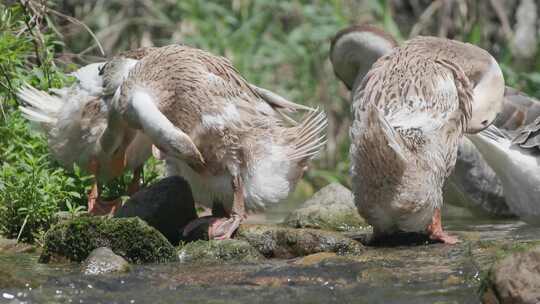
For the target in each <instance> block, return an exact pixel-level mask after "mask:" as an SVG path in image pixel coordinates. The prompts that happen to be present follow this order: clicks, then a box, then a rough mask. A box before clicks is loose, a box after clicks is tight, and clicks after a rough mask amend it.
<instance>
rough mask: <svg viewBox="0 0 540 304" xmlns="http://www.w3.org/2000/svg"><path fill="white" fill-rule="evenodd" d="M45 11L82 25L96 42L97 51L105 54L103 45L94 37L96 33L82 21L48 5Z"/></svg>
mask: <svg viewBox="0 0 540 304" xmlns="http://www.w3.org/2000/svg"><path fill="white" fill-rule="evenodd" d="M47 11H48V12H51V13H52V14H54V15H56V16H58V17H61V18H64V19H66V20H68V21H70V22H72V23H75V24H78V25H80V26H82V27H84V29H85V30H86V31H87V32H88V34H90V36H92V38H93V39H94V41H95V42H96V44H97V46H98V47H99V51H100V52H101V55H102V56H105V51H104V50H103V46H102V45H101V43H100V42H99V40H98V38H97V37H96V35H95V34H94V32H92V30H91V29H90V28H89V27H88V26H87V25H86V24H84V23H83V22H82V21H80V20H78V19H76V18H73V17H71V16H68V15H65V14H62V13H60V12H59V11H57V10H54V9H52V8H50V7H48V8H47Z"/></svg>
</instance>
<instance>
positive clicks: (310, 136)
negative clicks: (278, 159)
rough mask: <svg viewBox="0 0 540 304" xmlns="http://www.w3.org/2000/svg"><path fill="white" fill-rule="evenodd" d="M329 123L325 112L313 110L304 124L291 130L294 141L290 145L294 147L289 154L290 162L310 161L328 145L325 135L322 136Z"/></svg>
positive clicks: (289, 130)
mask: <svg viewBox="0 0 540 304" xmlns="http://www.w3.org/2000/svg"><path fill="white" fill-rule="evenodd" d="M327 125H328V121H327V119H326V114H325V113H324V111H321V110H319V109H314V110H312V112H311V113H309V114H308V115H307V116H306V118H305V119H303V120H302V122H301V123H300V124H299V125H298V126H295V127H292V128H289V129H288V132H289V136H286V137H285V138H291V137H292V141H291V142H290V143H289V144H288V145H289V146H291V147H293V148H292V150H291V151H290V152H289V154H288V159H289V160H298V159H308V158H310V157H312V156H314V155H316V154H317V153H319V151H320V148H321V147H322V146H324V145H325V144H326V140H325V135H322V136H321V135H320V134H321V133H323V134H324V133H326V132H324V131H325V129H326V126H327Z"/></svg>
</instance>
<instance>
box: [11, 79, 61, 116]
mask: <svg viewBox="0 0 540 304" xmlns="http://www.w3.org/2000/svg"><path fill="white" fill-rule="evenodd" d="M17 96H18V97H19V98H20V99H22V100H23V101H24V102H25V103H27V104H29V105H30V107H29V108H30V109H32V108H33V109H34V111H36V112H40V113H42V114H45V115H47V116H52V117H55V116H56V115H57V114H58V113H59V112H60V110H61V109H62V107H63V106H64V102H63V101H62V99H61V98H58V97H55V96H51V95H49V94H47V93H45V92H43V91H40V90H38V89H36V88H34V87H33V86H31V85H29V84H28V83H25V84H24V85H23V86H22V87H21V88H20V89H19V91H18V92H17Z"/></svg>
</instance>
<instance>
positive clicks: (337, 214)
mask: <svg viewBox="0 0 540 304" xmlns="http://www.w3.org/2000/svg"><path fill="white" fill-rule="evenodd" d="M285 224H286V225H287V226H290V227H293V228H317V229H327V230H337V231H351V230H359V229H362V228H365V227H367V226H368V224H367V223H366V222H365V220H364V219H363V218H362V217H361V216H360V215H359V214H358V211H357V210H356V206H355V205H354V197H353V194H352V192H351V191H350V190H349V189H347V188H345V187H344V186H342V185H341V184H339V183H332V184H330V185H328V186H326V187H324V188H322V189H321V190H319V191H318V192H317V193H315V194H314V195H313V197H311V198H310V199H309V200H307V201H305V202H304V203H303V204H302V205H301V206H300V207H299V208H298V209H296V210H294V211H293V212H291V213H290V214H289V216H287V218H286V219H285Z"/></svg>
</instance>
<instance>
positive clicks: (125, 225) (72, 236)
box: [39, 216, 176, 264]
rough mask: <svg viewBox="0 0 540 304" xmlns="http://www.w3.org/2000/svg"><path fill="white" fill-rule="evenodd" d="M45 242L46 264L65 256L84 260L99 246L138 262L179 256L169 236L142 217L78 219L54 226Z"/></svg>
mask: <svg viewBox="0 0 540 304" xmlns="http://www.w3.org/2000/svg"><path fill="white" fill-rule="evenodd" d="M44 244H45V245H44V248H43V252H42V254H41V256H40V259H39V261H40V262H42V263H48V262H50V261H53V260H57V259H59V260H62V259H64V258H66V259H68V260H71V261H75V262H81V261H83V260H84V259H86V258H87V257H88V255H89V254H90V252H92V250H94V249H96V248H99V247H108V248H111V249H112V250H113V251H114V252H115V253H116V254H118V255H120V256H122V257H124V258H125V259H126V260H128V261H129V262H131V263H137V264H140V263H159V262H168V261H172V260H175V259H176V254H175V253H176V252H175V248H174V247H173V246H172V245H171V244H170V243H169V242H168V241H167V239H166V238H165V237H164V236H163V235H162V234H161V233H160V232H159V231H157V230H156V229H154V228H152V227H150V226H148V224H146V223H145V222H144V221H142V220H141V219H139V218H113V219H106V218H104V217H89V216H87V217H80V218H74V219H72V220H69V221H66V222H63V223H59V224H57V225H55V226H53V227H52V228H51V229H50V230H49V231H48V232H47V233H46V234H45V242H44Z"/></svg>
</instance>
